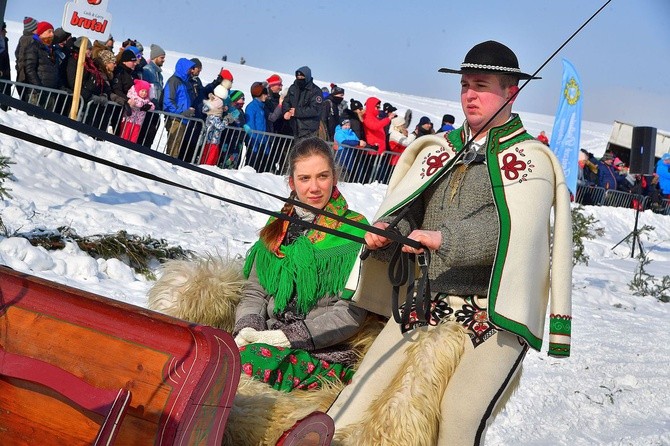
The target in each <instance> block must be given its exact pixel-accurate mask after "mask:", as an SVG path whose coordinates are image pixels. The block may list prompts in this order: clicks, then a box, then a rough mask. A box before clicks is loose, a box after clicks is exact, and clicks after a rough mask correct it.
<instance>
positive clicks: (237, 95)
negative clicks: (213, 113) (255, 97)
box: [230, 90, 244, 102]
mask: <svg viewBox="0 0 670 446" xmlns="http://www.w3.org/2000/svg"><path fill="white" fill-rule="evenodd" d="M240 99H244V93H242V92H241V91H240V90H233V91H231V92H230V102H237V101H239V100H240Z"/></svg>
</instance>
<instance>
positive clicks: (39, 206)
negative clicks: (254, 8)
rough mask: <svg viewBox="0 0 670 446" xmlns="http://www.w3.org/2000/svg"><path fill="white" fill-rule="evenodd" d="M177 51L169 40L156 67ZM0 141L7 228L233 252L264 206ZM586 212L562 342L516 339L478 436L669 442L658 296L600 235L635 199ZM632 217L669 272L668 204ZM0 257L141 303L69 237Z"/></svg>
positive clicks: (169, 169)
mask: <svg viewBox="0 0 670 446" xmlns="http://www.w3.org/2000/svg"><path fill="white" fill-rule="evenodd" d="M10 25H11V24H10ZM10 31H11V28H10ZM10 38H11V36H10ZM12 41H14V42H15V41H16V40H14V39H13V40H12ZM180 56H182V55H180V54H175V53H171V52H169V51H168V63H167V64H166V68H167V65H172V64H173V63H174V61H176V59H177V58H178V57H180ZM201 60H202V61H203V66H204V74H203V79H205V80H206V81H207V80H209V79H210V78H213V77H214V76H215V75H216V73H217V72H218V70H219V68H220V63H221V62H219V61H215V60H208V59H204V58H202V59H201ZM227 66H228V67H229V68H230V69H231V71H233V73H234V74H235V83H236V86H237V87H238V88H243V89H244V90H245V91H246V90H248V87H249V85H250V84H251V82H252V81H254V80H263V79H265V78H266V77H267V76H268V75H269V74H271V72H270V71H268V70H262V69H256V68H253V67H249V66H236V65H235V64H227ZM168 71H169V70H168V69H166V73H165V74H166V79H167V76H169V75H170V73H169V72H168ZM287 78H289V77H287ZM325 84H327V83H326V82H320V83H319V85H325ZM343 87H344V88H345V89H346V96H345V97H346V98H350V97H355V98H357V99H359V100H361V101H364V100H365V98H367V97H368V96H370V95H376V96H377V97H379V98H380V99H382V101H384V102H386V101H388V102H391V103H392V104H394V105H395V106H396V107H397V108H398V109H399V110H400V112H403V111H404V109H406V108H412V109H413V110H414V116H415V119H418V117H419V116H421V115H423V114H426V115H430V116H431V117H433V118H434V119H436V118H437V117H440V116H441V115H442V114H443V113H445V112H449V113H452V114H455V115H456V116H461V117H462V113H460V110H459V108H458V107H459V106H458V104H457V103H454V102H448V101H443V100H436V99H428V98H419V97H413V96H406V95H403V94H401V93H392V92H382V91H378V90H377V89H375V88H373V87H367V86H364V85H360V84H345V85H343ZM454 97H455V95H454ZM521 116H522V118H523V120H524V121H525V123H526V125H527V128H528V129H529V130H530V131H531V133H539V131H540V130H550V129H551V126H552V122H553V117H551V116H543V115H535V114H526V113H523V112H521ZM459 119H460V118H459ZM0 123H1V124H4V125H7V126H9V127H13V128H16V129H18V130H22V131H25V132H35V129H39V130H38V131H36V132H35V133H36V134H38V135H40V136H42V137H44V138H47V139H50V140H52V141H56V142H59V143H62V144H65V145H66V146H68V147H72V148H76V149H78V150H81V151H83V152H87V153H92V154H95V155H97V156H100V157H104V158H107V159H110V160H113V161H114V162H117V163H122V164H125V165H128V166H132V167H136V168H140V169H142V170H144V171H146V172H149V173H152V174H155V175H158V176H160V177H162V178H167V179H171V180H174V181H177V182H179V183H181V184H185V185H188V186H191V187H194V188H196V189H198V190H201V191H205V192H209V193H212V194H217V195H221V196H224V197H227V198H230V199H234V200H241V201H244V202H247V203H250V204H253V205H256V206H259V207H262V208H267V209H279V207H280V206H281V204H280V203H279V202H278V201H277V200H275V199H273V198H270V197H268V196H266V195H263V194H261V193H257V192H250V191H247V190H245V189H243V188H241V187H238V186H233V185H231V184H228V183H225V182H223V181H220V180H216V179H213V178H211V177H206V176H203V175H199V174H196V173H194V172H190V171H187V170H185V169H180V168H176V167H174V166H171V165H169V164H166V163H163V162H160V161H157V160H153V159H147V158H145V157H143V156H141V155H139V154H137V153H136V152H133V151H131V150H127V149H124V148H121V147H118V146H114V145H111V144H109V143H103V142H99V141H96V140H93V139H92V138H89V137H88V136H85V135H81V134H78V133H76V132H75V131H73V130H70V129H64V128H61V127H59V126H57V125H55V124H51V123H48V122H43V121H40V120H37V119H35V118H31V117H28V116H26V115H25V114H23V113H21V112H15V111H10V112H0ZM609 131H610V125H606V124H600V123H589V122H584V123H583V127H582V146H583V147H586V148H588V149H589V150H591V151H593V152H594V153H596V154H601V153H603V152H604V150H605V145H606V141H607V139H608V136H609ZM0 155H3V156H8V157H10V158H11V159H12V161H13V162H15V163H16V164H15V165H12V166H11V171H12V174H13V176H12V179H11V180H10V181H7V182H6V183H5V186H6V187H8V188H10V189H11V191H10V193H11V195H12V198H11V199H7V200H4V201H1V202H0V217H2V220H3V221H4V223H5V225H6V226H7V228H8V230H9V233H10V234H11V233H12V232H28V231H31V230H34V229H40V228H42V229H54V228H57V227H59V226H71V227H72V228H74V229H75V230H76V231H77V233H78V234H79V235H82V236H85V235H93V234H108V233H114V232H116V231H119V230H126V231H128V232H129V233H130V234H137V235H149V236H153V237H156V238H163V239H166V240H167V241H168V242H169V243H170V244H171V245H179V246H181V247H183V248H185V249H190V250H193V251H195V252H197V253H199V254H202V255H204V254H206V253H218V254H221V255H229V256H236V255H244V253H245V251H246V249H247V248H248V247H249V243H250V242H252V241H254V240H255V238H256V237H257V231H258V230H259V229H260V228H261V227H262V225H263V224H264V222H265V221H266V218H267V217H266V216H264V215H261V214H257V213H253V212H251V211H248V210H244V209H241V208H239V207H235V206H233V205H230V204H225V203H221V202H219V201H218V200H215V199H213V198H209V197H206V196H203V195H200V194H197V193H194V192H187V191H184V190H182V189H177V188H172V187H169V186H165V185H162V184H160V183H157V182H154V181H149V180H144V179H141V178H137V177H133V176H131V175H129V174H125V173H122V172H119V171H116V170H113V169H111V168H109V167H106V166H100V165H96V164H94V163H92V162H90V161H85V160H82V159H79V158H75V157H72V156H68V155H63V154H61V153H59V152H55V151H52V150H49V149H46V148H43V147H40V146H35V145H32V144H29V143H25V142H23V141H20V140H17V139H14V138H12V137H9V136H7V135H4V134H0ZM208 168H209V169H212V170H215V171H217V172H219V173H222V174H223V175H225V176H228V177H230V178H234V179H236V180H238V181H241V182H243V183H245V184H251V185H253V186H255V187H257V188H260V189H262V190H267V191H271V192H273V193H276V194H283V195H288V187H287V185H286V181H285V179H284V178H282V177H279V176H276V175H272V174H267V173H264V174H257V173H255V172H254V171H253V170H251V169H250V168H245V169H242V170H241V171H220V170H218V169H216V168H214V167H208ZM340 189H341V190H342V192H343V193H344V195H345V196H346V198H347V200H348V201H349V203H350V206H351V207H352V208H353V209H355V210H358V211H360V212H362V213H363V214H365V215H366V217H368V218H369V219H371V218H372V216H373V215H374V213H375V210H376V207H377V206H378V205H379V203H380V202H381V199H382V197H383V195H384V192H385V186H383V185H379V184H373V185H367V186H363V185H359V184H341V185H340ZM586 212H587V213H588V214H591V215H593V216H594V217H595V218H597V219H598V221H599V222H598V224H597V226H600V227H603V228H604V229H605V234H604V236H603V237H602V238H599V239H597V240H593V241H586V242H585V245H586V254H587V255H588V256H589V257H590V262H589V265H588V266H586V265H579V266H577V267H576V268H575V270H574V275H573V302H574V310H573V317H574V319H573V350H572V356H571V357H570V358H567V359H560V360H559V359H553V358H550V357H548V356H547V355H546V352H545V351H543V352H542V353H537V352H533V351H531V352H530V353H529V356H528V358H527V359H526V361H525V363H524V366H525V369H524V373H523V376H522V380H521V385H520V387H519V389H518V391H517V393H516V394H515V395H514V396H513V397H512V399H511V400H510V402H509V404H508V405H507V407H506V409H505V410H504V411H503V412H502V413H501V414H500V415H499V417H498V418H497V419H496V420H495V421H494V423H493V425H492V427H491V428H490V429H489V431H488V434H487V444H488V445H517V446H519V445H529V446H530V445H534V446H545V445H546V446H549V445H612V446H614V445H669V444H670V343H669V342H668V340H667V337H668V328H669V327H670V304H663V303H660V302H658V301H657V300H656V299H654V298H653V297H638V296H634V295H633V294H632V292H631V291H630V290H629V288H628V284H629V282H630V281H631V279H632V278H633V275H634V272H635V267H636V265H637V262H636V261H635V260H634V259H631V258H630V246H629V245H627V244H626V243H622V244H621V245H619V246H618V247H617V248H616V249H612V247H613V246H614V245H615V244H617V242H619V241H620V240H621V239H623V238H624V237H625V236H626V235H627V234H628V233H629V232H630V231H631V230H632V229H633V221H634V212H633V211H632V210H628V209H619V208H591V207H589V208H586ZM645 224H646V225H651V226H653V227H654V228H655V230H654V231H652V232H650V233H648V234H646V235H645V236H644V237H643V239H642V243H643V244H644V247H645V249H646V250H647V251H648V252H649V258H650V259H651V260H652V263H651V264H650V265H649V266H648V267H647V268H646V269H647V271H648V272H649V273H651V274H653V275H655V276H657V277H661V276H663V275H667V274H670V217H668V216H660V215H656V214H653V213H651V212H644V213H641V214H640V226H642V225H645ZM529 261H532V259H529ZM0 264H4V265H8V266H10V267H12V268H14V269H16V270H19V271H22V272H26V273H30V274H34V275H37V276H39V277H43V278H46V279H49V280H53V281H56V282H59V283H64V284H67V285H70V286H73V287H77V288H81V289H84V290H87V291H90V292H94V293H97V294H101V295H104V296H107V297H110V298H113V299H117V300H120V301H124V302H128V303H131V304H134V305H138V306H141V307H145V306H146V293H147V290H148V289H149V288H150V287H151V285H152V282H150V281H147V280H146V279H145V278H143V277H142V276H138V275H136V274H134V272H133V271H132V270H131V269H130V268H129V267H127V266H126V265H124V264H123V263H121V262H119V261H116V260H109V261H105V260H95V259H93V258H91V257H89V256H88V255H87V254H85V253H83V252H81V251H80V250H79V249H78V248H77V247H76V245H68V246H67V247H66V248H65V249H64V250H62V251H49V252H47V251H45V250H44V249H42V248H36V247H32V246H31V245H30V244H29V243H28V242H27V241H26V240H25V239H23V238H20V237H11V236H10V237H5V236H3V235H0Z"/></svg>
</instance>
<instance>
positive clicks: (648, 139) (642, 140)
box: [629, 127, 656, 175]
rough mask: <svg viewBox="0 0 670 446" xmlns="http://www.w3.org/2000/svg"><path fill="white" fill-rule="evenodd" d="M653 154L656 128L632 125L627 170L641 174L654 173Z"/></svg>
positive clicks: (654, 151) (654, 152)
mask: <svg viewBox="0 0 670 446" xmlns="http://www.w3.org/2000/svg"><path fill="white" fill-rule="evenodd" d="M655 154H656V128H655V127H633V142H632V144H631V147H630V169H629V172H630V173H637V174H641V175H651V174H652V173H654V156H655Z"/></svg>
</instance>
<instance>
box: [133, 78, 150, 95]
mask: <svg viewBox="0 0 670 446" xmlns="http://www.w3.org/2000/svg"><path fill="white" fill-rule="evenodd" d="M133 84H134V85H135V91H136V92H138V93H139V92H140V91H142V90H146V91H147V94H148V93H149V92H150V91H151V84H150V83H149V82H147V81H145V80H143V79H134V80H133Z"/></svg>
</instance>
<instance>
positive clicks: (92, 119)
mask: <svg viewBox="0 0 670 446" xmlns="http://www.w3.org/2000/svg"><path fill="white" fill-rule="evenodd" d="M0 92H2V93H5V94H10V95H11V96H12V97H14V98H17V99H21V100H23V101H26V102H29V103H31V104H33V105H38V106H40V107H42V108H44V109H46V110H49V111H51V112H54V113H58V114H61V115H64V116H68V115H69V113H70V108H71V104H72V96H73V95H72V94H71V93H68V92H67V91H64V90H55V89H52V88H45V87H39V86H35V85H31V84H25V83H20V82H14V81H10V80H6V79H0ZM4 108H5V107H4V106H3V109H4ZM77 120H78V121H81V122H84V123H86V124H89V125H91V126H93V127H96V128H98V129H100V130H103V131H107V132H109V133H113V134H115V135H119V136H121V135H120V133H121V128H122V122H123V106H121V105H119V104H117V103H116V102H113V101H108V102H107V103H106V104H95V103H93V102H91V101H89V102H84V101H80V103H79V112H78V115H77ZM207 130H208V129H207V128H206V125H205V121H203V120H202V119H198V118H193V117H190V118H188V117H185V116H182V115H178V114H174V113H168V112H163V111H148V112H146V116H145V119H144V122H143V123H142V126H141V129H140V132H139V135H138V140H137V143H138V144H141V145H143V146H144V147H147V148H151V149H153V150H156V151H160V152H163V153H166V154H168V155H171V156H174V157H178V158H180V159H182V160H184V161H187V162H190V163H194V164H196V163H201V162H203V161H204V158H203V156H204V155H206V153H204V150H205V148H206V146H207V141H206V136H207ZM293 143H294V138H293V137H292V136H286V135H279V134H275V133H268V132H259V131H254V130H252V131H250V132H249V133H247V132H245V131H244V129H242V128H240V127H228V126H226V127H224V129H223V131H222V133H221V138H220V140H219V143H218V145H217V148H218V156H217V158H216V160H215V164H216V165H217V166H218V167H220V168H224V169H239V168H241V167H244V166H247V165H248V166H251V167H253V168H254V169H255V170H256V171H257V172H271V173H275V174H280V175H281V174H285V173H286V172H287V165H286V163H287V160H288V157H287V154H288V151H289V150H290V148H291V146H292V145H293ZM330 144H331V145H332V143H330ZM396 156H398V154H397V153H395V152H390V151H386V152H383V153H381V154H378V153H377V150H376V149H372V148H361V147H350V146H344V145H340V146H339V147H338V148H337V151H336V152H335V160H336V162H337V164H338V166H339V167H340V169H341V174H340V179H341V181H345V182H352V183H361V184H369V183H373V182H375V181H376V182H379V183H382V184H388V181H389V179H390V177H391V174H392V173H393V169H394V167H395V166H393V165H391V160H392V159H393V158H394V157H396ZM575 201H576V202H577V203H580V204H583V205H593V206H614V207H625V208H633V209H635V208H637V207H639V208H640V210H647V209H652V210H653V211H654V212H657V213H659V214H664V215H670V199H662V200H659V201H657V202H652V200H651V199H650V198H649V197H648V196H644V195H639V194H632V193H630V192H623V191H617V190H606V189H604V188H602V187H595V186H578V187H577V193H576V195H575Z"/></svg>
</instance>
